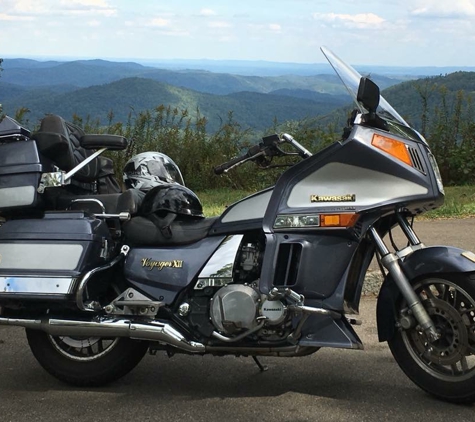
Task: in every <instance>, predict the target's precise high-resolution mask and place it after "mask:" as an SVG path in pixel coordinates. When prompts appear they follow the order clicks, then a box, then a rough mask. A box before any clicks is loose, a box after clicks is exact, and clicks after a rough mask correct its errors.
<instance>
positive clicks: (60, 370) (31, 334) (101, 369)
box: [26, 329, 148, 387]
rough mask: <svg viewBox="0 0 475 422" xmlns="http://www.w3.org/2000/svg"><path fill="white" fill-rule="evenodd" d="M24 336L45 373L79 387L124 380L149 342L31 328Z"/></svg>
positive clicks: (140, 358) (140, 357)
mask: <svg viewBox="0 0 475 422" xmlns="http://www.w3.org/2000/svg"><path fill="white" fill-rule="evenodd" d="M26 336H27V339H28V344H29V345H30V348H31V351H32V352H33V355H34V356H35V358H36V360H37V361H38V362H39V363H40V365H41V366H42V367H43V368H44V369H45V370H46V371H47V372H49V373H50V374H51V375H53V376H54V377H56V378H57V379H59V380H61V381H63V382H66V383H68V384H72V385H75V386H79V387H96V386H101V385H104V384H107V383H110V382H112V381H115V380H117V379H119V378H121V377H123V376H124V375H126V374H127V373H129V372H130V371H131V370H132V369H133V368H135V367H136V366H137V365H138V363H139V362H140V361H141V360H142V358H143V356H144V355H145V353H146V352H147V349H148V342H146V341H135V340H131V339H128V338H99V337H90V338H84V337H78V338H75V337H67V336H51V335H49V334H47V333H45V332H43V331H39V330H31V329H26Z"/></svg>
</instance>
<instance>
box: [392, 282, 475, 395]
mask: <svg viewBox="0 0 475 422" xmlns="http://www.w3.org/2000/svg"><path fill="white" fill-rule="evenodd" d="M433 278H440V279H445V280H447V281H451V282H452V283H455V284H457V285H458V286H459V287H461V288H462V289H464V290H465V291H466V292H467V293H468V294H469V295H470V296H471V297H472V298H473V299H475V286H474V284H475V283H474V280H471V279H470V278H469V276H466V275H461V276H459V277H454V276H452V277H447V276H444V277H441V276H436V277H433ZM388 345H389V349H390V350H391V353H392V355H393V357H394V359H395V360H396V362H397V363H398V365H399V366H400V368H401V369H402V370H403V372H404V373H405V374H406V375H407V376H408V377H409V378H410V379H411V381H412V382H414V383H415V384H416V385H417V386H419V387H420V388H421V389H423V390H424V391H426V392H427V393H429V394H431V395H433V396H435V397H437V398H439V399H441V400H444V401H447V402H451V403H459V404H471V403H475V372H474V373H473V376H472V377H471V378H469V379H467V380H465V381H459V382H449V381H444V380H440V379H437V378H435V377H433V376H432V375H430V374H429V373H428V372H426V371H424V370H423V369H422V368H421V367H420V366H419V365H418V364H417V362H415V361H414V360H413V358H412V356H411V355H410V353H409V352H408V350H407V348H406V346H405V344H404V340H403V338H402V336H401V332H400V331H396V333H395V335H394V336H393V337H392V338H391V339H390V340H388Z"/></svg>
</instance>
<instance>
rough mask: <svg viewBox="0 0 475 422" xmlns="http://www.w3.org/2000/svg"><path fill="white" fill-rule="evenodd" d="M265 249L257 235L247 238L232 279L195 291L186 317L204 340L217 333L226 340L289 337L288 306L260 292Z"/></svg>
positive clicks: (237, 257) (239, 252) (239, 253)
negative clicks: (243, 336)
mask: <svg viewBox="0 0 475 422" xmlns="http://www.w3.org/2000/svg"><path fill="white" fill-rule="evenodd" d="M264 247H265V242H264V240H263V239H262V238H260V237H259V236H258V235H255V236H252V235H247V236H244V238H243V239H242V241H241V243H240V245H239V248H238V250H237V253H236V258H235V260H234V264H233V265H232V278H231V277H230V278H229V279H228V281H227V282H226V283H224V285H223V284H218V283H216V284H214V285H209V286H206V287H204V288H203V287H200V288H195V289H194V291H193V295H192V297H190V298H189V311H187V312H186V314H187V315H186V316H187V318H188V320H189V322H190V323H191V325H192V326H193V327H194V328H195V329H197V330H198V331H199V332H200V333H201V334H202V335H203V336H204V337H211V336H212V333H213V332H214V331H217V332H219V333H220V334H221V335H225V336H227V337H234V336H239V335H240V334H243V333H246V332H249V333H250V334H252V335H253V336H254V338H256V337H258V338H260V339H263V338H265V339H266V340H270V341H272V340H281V339H282V337H283V336H284V335H288V333H289V330H290V317H289V315H288V314H289V313H288V312H287V309H286V306H285V304H284V303H283V302H282V301H280V300H268V298H267V297H266V296H265V295H262V294H261V293H260V292H259V278H260V273H261V267H262V259H263V254H264ZM229 275H231V273H230V274H229ZM198 286H201V285H200V284H199V283H198ZM186 305H188V303H186ZM183 309H185V307H184V308H183ZM186 309H188V308H186ZM182 316H184V315H182Z"/></svg>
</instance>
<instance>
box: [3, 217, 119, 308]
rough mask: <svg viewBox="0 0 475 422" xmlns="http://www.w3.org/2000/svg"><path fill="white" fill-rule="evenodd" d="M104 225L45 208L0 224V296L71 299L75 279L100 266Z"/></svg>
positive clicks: (107, 234)
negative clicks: (38, 214)
mask: <svg viewBox="0 0 475 422" xmlns="http://www.w3.org/2000/svg"><path fill="white" fill-rule="evenodd" d="M110 245H111V240H110V231H109V229H108V227H107V224H106V223H105V222H104V221H102V220H99V219H96V218H94V217H91V216H89V215H87V214H84V213H83V212H77V211H76V212H73V211H65V212H47V213H45V215H44V217H43V218H41V219H18V220H9V221H7V222H5V223H4V224H3V225H2V226H1V227H0V299H2V298H8V299H33V298H38V297H43V298H45V299H65V298H71V295H72V294H73V293H74V289H75V286H76V281H77V279H78V278H79V277H80V276H82V275H84V273H86V272H87V271H89V270H91V269H92V268H95V267H97V266H100V265H102V264H104V263H105V262H106V260H107V258H108V255H109V250H108V249H109V247H110Z"/></svg>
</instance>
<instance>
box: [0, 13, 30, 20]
mask: <svg viewBox="0 0 475 422" xmlns="http://www.w3.org/2000/svg"><path fill="white" fill-rule="evenodd" d="M32 20H34V18H33V17H32V16H18V15H9V14H7V13H0V21H32Z"/></svg>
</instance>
